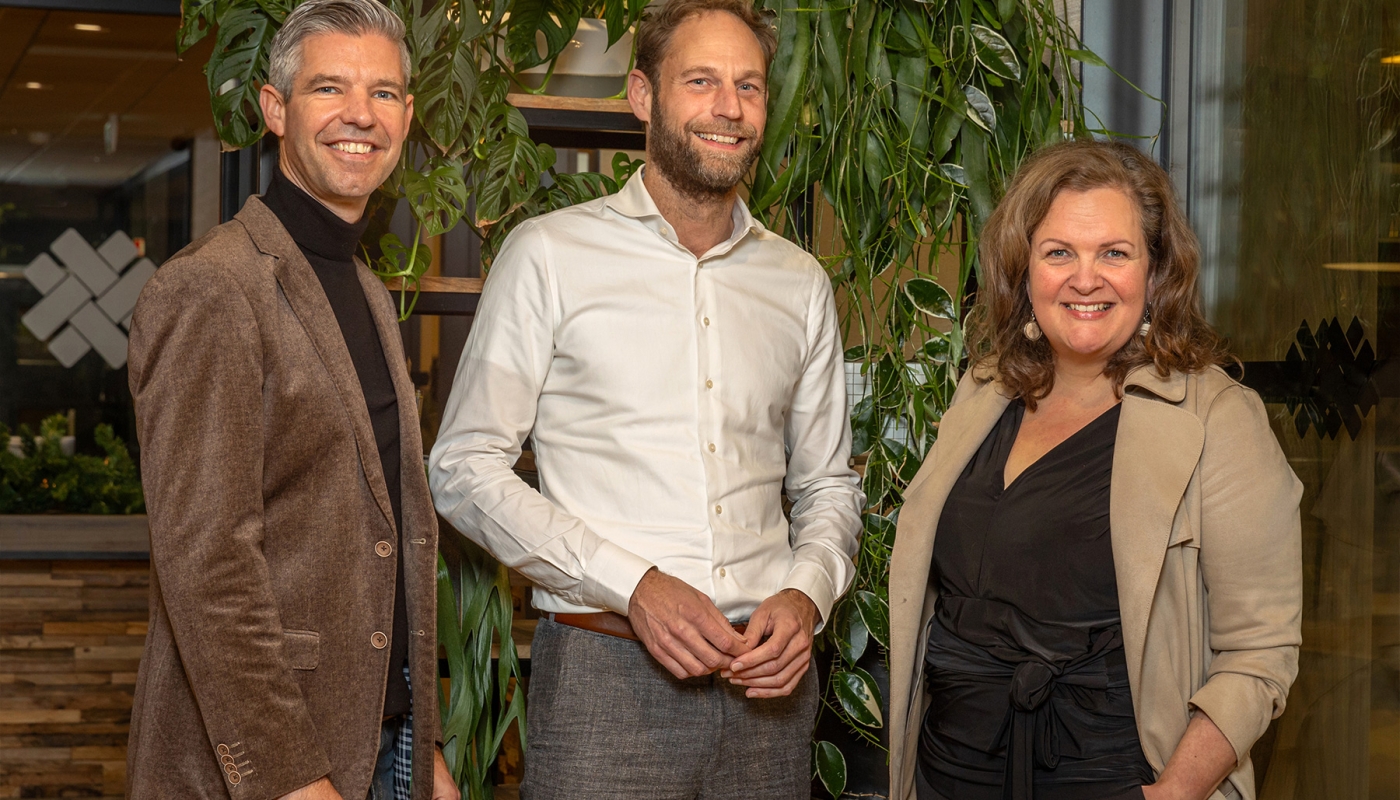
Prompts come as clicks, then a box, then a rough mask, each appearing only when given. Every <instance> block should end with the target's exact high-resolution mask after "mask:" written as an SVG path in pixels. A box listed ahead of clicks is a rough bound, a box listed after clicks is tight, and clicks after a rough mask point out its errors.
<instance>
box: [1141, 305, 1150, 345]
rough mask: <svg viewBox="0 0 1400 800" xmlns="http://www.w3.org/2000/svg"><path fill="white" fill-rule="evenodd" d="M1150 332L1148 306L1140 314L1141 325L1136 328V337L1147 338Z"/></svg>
mask: <svg viewBox="0 0 1400 800" xmlns="http://www.w3.org/2000/svg"><path fill="white" fill-rule="evenodd" d="M1151 330H1152V307H1151V306H1148V307H1147V308H1145V309H1143V312H1142V324H1141V325H1139V326H1138V335H1139V336H1141V337H1143V338H1147V333H1148V331H1151Z"/></svg>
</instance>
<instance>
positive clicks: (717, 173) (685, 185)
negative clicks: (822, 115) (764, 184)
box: [647, 95, 763, 202]
mask: <svg viewBox="0 0 1400 800" xmlns="http://www.w3.org/2000/svg"><path fill="white" fill-rule="evenodd" d="M703 128H704V130H703V132H704V133H717V134H721V135H724V136H737V137H740V138H742V139H743V140H744V148H743V149H741V150H736V151H734V152H733V153H724V152H718V151H711V152H708V153H707V152H703V151H702V150H701V149H700V148H701V145H699V144H698V143H697V142H696V141H695V138H696V137H695V134H696V133H697V132H701V126H700V125H697V124H696V123H688V124H686V125H684V126H677V125H673V124H672V122H671V120H670V118H668V117H667V116H666V113H665V111H663V110H662V106H661V102H660V98H659V97H657V96H655V95H653V96H652V101H651V130H650V131H649V132H648V139H647V154H648V155H649V156H650V160H651V165H652V167H653V168H654V169H656V170H657V171H658V172H660V173H661V174H662V175H664V176H665V178H666V180H667V182H669V183H670V184H671V185H672V186H673V187H675V189H676V191H678V192H680V194H681V195H682V196H685V197H687V198H689V199H691V200H695V201H698V202H703V201H706V200H714V199H717V198H720V197H724V196H725V195H727V194H729V193H730V192H732V191H734V187H736V186H738V185H739V182H740V181H742V180H743V179H744V176H745V175H747V174H748V172H749V167H751V166H753V162H754V161H756V160H757V159H758V154H759V148H760V147H761V146H762V145H763V138H762V136H760V135H759V134H758V132H757V131H755V130H754V128H753V126H751V125H740V124H737V123H728V124H727V123H725V122H724V121H722V120H715V121H713V122H710V123H706V124H705V125H704V126H703Z"/></svg>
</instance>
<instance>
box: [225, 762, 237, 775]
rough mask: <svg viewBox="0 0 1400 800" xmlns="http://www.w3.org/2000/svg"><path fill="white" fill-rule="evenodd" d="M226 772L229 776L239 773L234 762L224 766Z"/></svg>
mask: <svg viewBox="0 0 1400 800" xmlns="http://www.w3.org/2000/svg"><path fill="white" fill-rule="evenodd" d="M224 772H227V773H228V774H230V775H232V774H234V773H236V772H238V767H236V766H234V763H233V761H228V762H226V763H225V764H224Z"/></svg>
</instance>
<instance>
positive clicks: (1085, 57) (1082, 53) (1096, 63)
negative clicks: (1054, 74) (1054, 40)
mask: <svg viewBox="0 0 1400 800" xmlns="http://www.w3.org/2000/svg"><path fill="white" fill-rule="evenodd" d="M1065 55H1067V56H1069V57H1070V58H1072V59H1074V60H1075V61H1081V62H1083V63H1085V64H1088V65H1089V66H1091V67H1104V68H1107V67H1108V62H1106V61H1104V60H1103V59H1102V58H1099V56H1098V54H1097V53H1095V52H1094V51H1093V50H1066V51H1065Z"/></svg>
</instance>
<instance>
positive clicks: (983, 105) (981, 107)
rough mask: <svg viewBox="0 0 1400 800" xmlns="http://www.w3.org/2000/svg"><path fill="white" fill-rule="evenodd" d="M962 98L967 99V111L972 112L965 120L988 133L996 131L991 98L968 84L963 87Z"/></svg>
mask: <svg viewBox="0 0 1400 800" xmlns="http://www.w3.org/2000/svg"><path fill="white" fill-rule="evenodd" d="M963 96H964V97H966V98H967V107H968V110H970V111H971V112H972V113H970V114H968V115H967V118H968V119H970V120H972V121H973V122H975V123H976V124H977V125H978V126H980V127H981V128H983V129H984V130H986V131H987V132H989V133H990V132H991V131H994V130H996V127H997V110H996V108H995V107H993V106H992V100H991V98H990V97H987V95H986V93H985V92H983V91H982V90H981V89H978V88H977V87H976V86H973V85H972V84H970V83H969V84H968V85H966V86H964V87H963Z"/></svg>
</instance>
